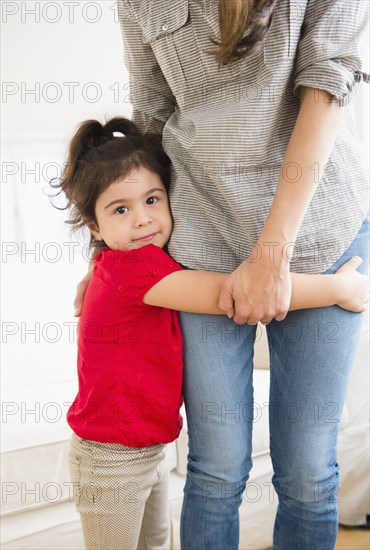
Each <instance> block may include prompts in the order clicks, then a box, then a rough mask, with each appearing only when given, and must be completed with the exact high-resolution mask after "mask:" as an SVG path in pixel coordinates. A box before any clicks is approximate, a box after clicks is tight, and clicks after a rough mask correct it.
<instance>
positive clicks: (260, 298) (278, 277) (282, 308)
mask: <svg viewBox="0 0 370 550" xmlns="http://www.w3.org/2000/svg"><path fill="white" fill-rule="evenodd" d="M289 265H290V264H289V262H288V261H286V260H282V261H281V262H280V263H275V262H270V261H269V259H268V258H267V259H265V258H260V260H258V261H251V260H250V259H249V260H245V261H244V262H243V263H242V264H240V266H239V267H238V268H237V269H236V270H235V271H234V272H233V273H231V275H229V276H228V277H227V279H226V280H225V282H224V284H223V286H222V290H221V294H220V298H219V302H218V305H219V308H220V309H222V310H223V311H225V313H226V314H227V315H228V317H233V318H234V321H235V322H236V323H237V324H244V323H247V324H248V325H255V324H257V323H258V322H259V321H261V322H262V323H264V324H268V323H270V322H271V321H272V319H276V320H277V321H282V320H283V319H284V318H285V317H286V314H287V312H288V309H289V304H290V299H291V292H292V282H291V277H290V272H289Z"/></svg>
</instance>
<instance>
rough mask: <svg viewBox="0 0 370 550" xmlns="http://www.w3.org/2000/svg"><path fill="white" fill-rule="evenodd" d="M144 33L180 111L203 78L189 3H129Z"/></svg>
mask: <svg viewBox="0 0 370 550" xmlns="http://www.w3.org/2000/svg"><path fill="white" fill-rule="evenodd" d="M130 3H131V5H132V6H133V8H134V11H135V12H136V15H137V18H138V21H139V24H140V26H141V28H142V32H143V42H144V44H149V45H150V46H151V48H152V50H153V52H154V55H155V56H156V59H157V62H158V64H159V66H160V68H161V71H162V73H163V75H164V77H165V79H166V81H167V83H168V85H169V86H170V88H171V91H172V93H173V95H174V96H175V98H176V101H177V103H178V104H179V106H180V107H181V105H182V103H183V101H184V97H185V92H186V90H187V89H188V88H191V87H194V86H196V85H197V82H199V85H200V84H201V83H202V81H203V80H204V78H205V74H204V70H203V66H202V62H201V58H200V54H199V50H198V47H197V43H196V40H195V36H194V29H193V25H192V21H191V17H190V9H189V2H188V0H182V1H177V2H175V1H174V0H161V2H142V1H138V0H131V2H130Z"/></svg>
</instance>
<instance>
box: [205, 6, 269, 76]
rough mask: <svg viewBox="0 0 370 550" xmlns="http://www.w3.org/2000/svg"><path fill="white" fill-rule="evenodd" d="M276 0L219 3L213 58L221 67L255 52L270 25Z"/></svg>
mask: <svg viewBox="0 0 370 550" xmlns="http://www.w3.org/2000/svg"><path fill="white" fill-rule="evenodd" d="M275 4H276V0H219V26H220V40H219V41H215V40H214V41H213V42H214V43H215V44H217V46H218V50H217V52H216V57H217V59H218V61H219V63H220V64H221V65H226V64H227V63H230V62H233V61H236V60H238V59H241V58H243V57H245V56H246V55H248V54H250V53H252V52H254V51H256V50H258V48H259V47H260V46H261V44H262V43H263V41H264V39H265V36H266V34H267V31H268V30H269V28H270V26H271V22H272V15H273V11H274V7H275Z"/></svg>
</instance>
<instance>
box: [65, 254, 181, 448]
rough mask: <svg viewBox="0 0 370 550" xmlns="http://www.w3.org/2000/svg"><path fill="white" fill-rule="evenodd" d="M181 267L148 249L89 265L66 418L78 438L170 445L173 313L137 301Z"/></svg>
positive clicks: (174, 412)
mask: <svg viewBox="0 0 370 550" xmlns="http://www.w3.org/2000/svg"><path fill="white" fill-rule="evenodd" d="M180 269H182V268H181V266H180V265H179V264H178V263H176V262H175V260H173V259H172V258H171V257H170V256H168V254H166V253H165V252H164V251H163V250H162V249H161V248H160V247H158V246H155V245H153V244H149V245H146V246H144V247H142V248H139V249H136V250H129V251H124V252H123V251H118V250H111V249H110V248H105V249H104V250H103V251H102V252H101V253H100V254H99V255H98V256H97V257H96V259H95V266H94V272H93V276H92V279H91V282H90V284H89V287H88V290H87V292H86V296H85V299H84V305H83V310H82V315H81V318H80V324H79V329H78V380H79V392H78V394H77V397H76V399H75V401H74V402H73V404H72V406H71V407H70V409H69V411H68V414H67V420H68V423H69V425H70V426H71V428H72V430H73V431H74V432H75V433H76V434H77V435H78V436H80V437H82V438H84V439H89V440H92V441H101V442H104V443H122V444H124V445H128V446H130V447H146V446H148V445H155V444H158V443H169V442H170V441H173V440H174V439H176V437H177V436H178V434H179V431H180V429H181V426H182V419H181V416H180V414H179V409H180V406H181V402H182V398H181V389H182V339H181V332H180V326H179V321H178V314H177V312H176V311H173V310H171V309H165V308H161V307H155V306H149V305H146V304H144V303H143V297H144V295H145V293H146V292H147V291H148V290H149V289H150V288H151V287H152V286H153V285H155V284H156V283H157V282H158V281H160V280H161V279H163V277H165V276H166V275H168V274H170V273H173V272H174V271H178V270H180Z"/></svg>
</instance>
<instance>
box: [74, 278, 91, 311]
mask: <svg viewBox="0 0 370 550" xmlns="http://www.w3.org/2000/svg"><path fill="white" fill-rule="evenodd" d="M92 274H93V270H92V269H89V271H88V272H87V273H86V275H85V277H84V278H83V279H81V281H80V282H79V283H78V285H77V289H76V296H75V299H74V302H73V305H74V308H75V311H74V316H75V317H79V316H80V315H81V310H82V304H83V301H84V298H85V294H86V290H87V287H88V286H89V283H90V280H91V276H92Z"/></svg>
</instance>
